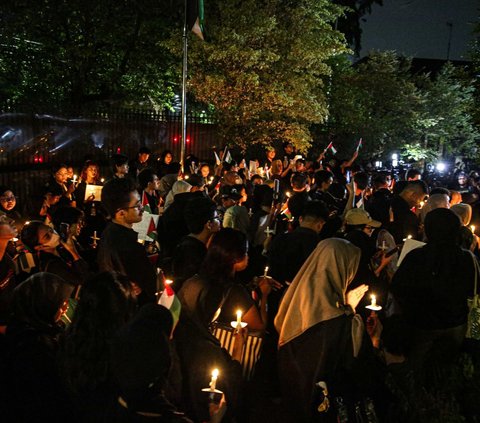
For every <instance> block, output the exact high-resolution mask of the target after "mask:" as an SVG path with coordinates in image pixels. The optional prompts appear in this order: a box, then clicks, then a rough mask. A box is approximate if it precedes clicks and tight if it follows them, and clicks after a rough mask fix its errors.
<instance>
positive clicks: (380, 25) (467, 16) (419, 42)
mask: <svg viewBox="0 0 480 423" xmlns="http://www.w3.org/2000/svg"><path fill="white" fill-rule="evenodd" d="M383 3H384V5H383V6H377V5H375V6H374V7H373V8H372V14H371V15H366V16H365V18H366V22H363V24H362V29H363V33H362V47H363V48H362V51H361V56H362V57H363V56H365V55H366V54H368V51H369V50H371V49H375V50H396V51H397V52H398V53H400V54H405V55H407V56H412V57H417V58H426V59H447V50H448V39H449V31H450V27H449V25H448V24H447V22H449V23H451V24H452V37H451V47H450V59H451V60H468V44H469V42H470V40H471V39H472V30H473V22H475V21H476V20H478V16H479V10H480V2H479V1H478V0H383Z"/></svg>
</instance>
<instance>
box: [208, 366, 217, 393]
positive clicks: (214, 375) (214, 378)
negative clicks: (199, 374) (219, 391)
mask: <svg viewBox="0 0 480 423" xmlns="http://www.w3.org/2000/svg"><path fill="white" fill-rule="evenodd" d="M218 373H219V372H218V369H213V372H212V380H211V381H210V391H215V389H216V388H217V379H218Z"/></svg>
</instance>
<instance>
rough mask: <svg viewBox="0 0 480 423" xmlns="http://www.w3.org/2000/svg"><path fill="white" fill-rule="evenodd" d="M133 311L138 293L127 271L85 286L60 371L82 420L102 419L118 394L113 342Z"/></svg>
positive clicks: (63, 348)
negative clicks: (114, 378)
mask: <svg viewBox="0 0 480 423" xmlns="http://www.w3.org/2000/svg"><path fill="white" fill-rule="evenodd" d="M135 310H136V298H135V296H134V294H133V290H132V287H131V284H130V282H129V280H128V278H127V277H126V276H124V275H121V274H119V273H115V272H102V273H100V274H98V275H97V276H95V277H94V278H92V279H90V280H88V281H87V282H86V283H85V284H84V286H83V287H82V290H81V291H80V299H79V302H78V306H77V308H76V310H75V314H74V317H73V319H72V324H71V325H70V326H69V327H68V329H67V331H66V332H65V336H64V337H63V339H62V344H61V354H60V363H61V370H62V376H63V379H64V382H65V385H66V387H67V388H68V392H69V394H70V396H71V398H72V400H73V402H74V405H75V414H76V415H77V416H78V421H85V422H88V421H101V420H102V419H101V416H104V415H105V413H107V412H108V405H109V404H110V405H111V402H112V401H113V400H114V398H115V395H116V393H117V390H116V388H115V383H114V380H113V377H112V373H111V365H110V358H109V356H110V344H111V341H112V339H113V337H114V336H115V334H116V332H117V331H118V330H119V329H120V328H121V327H122V326H123V325H125V324H126V323H127V322H128V321H129V320H130V319H131V318H132V317H133V315H134V312H135ZM103 421H106V420H103Z"/></svg>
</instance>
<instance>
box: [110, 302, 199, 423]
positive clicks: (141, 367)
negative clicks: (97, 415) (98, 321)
mask: <svg viewBox="0 0 480 423" xmlns="http://www.w3.org/2000/svg"><path fill="white" fill-rule="evenodd" d="M172 330H173V319H172V315H171V314H170V312H169V311H168V310H167V309H166V308H165V307H163V306H160V305H157V304H147V305H145V306H143V307H142V308H141V309H140V310H139V311H138V313H137V314H136V316H135V317H134V318H133V319H132V320H131V321H130V322H129V323H128V324H127V325H126V326H124V327H123V328H122V329H121V330H120V331H119V333H118V334H117V336H116V337H115V338H114V339H113V340H112V343H111V344H112V345H111V348H110V361H111V363H112V373H113V374H114V376H115V380H116V381H117V385H118V388H119V392H118V398H117V401H115V407H114V409H113V414H112V416H110V421H115V422H118V423H121V422H169V423H189V422H190V423H191V420H190V419H188V418H187V417H186V416H185V415H184V414H183V413H181V412H178V411H177V410H176V409H175V407H174V406H173V404H171V403H170V402H169V401H168V399H167V398H166V395H165V388H166V385H167V379H168V375H169V371H170V368H171V364H172V355H171V349H170V341H169V337H170V334H171V332H172Z"/></svg>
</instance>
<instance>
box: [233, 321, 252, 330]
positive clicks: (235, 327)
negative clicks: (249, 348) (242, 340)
mask: <svg viewBox="0 0 480 423" xmlns="http://www.w3.org/2000/svg"><path fill="white" fill-rule="evenodd" d="M230 324H231V325H232V328H234V329H237V325H238V322H237V321H236V320H235V321H233V320H232V321H231V322H230ZM240 325H241V326H242V329H243V328H246V327H247V325H248V323H247V322H240Z"/></svg>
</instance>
